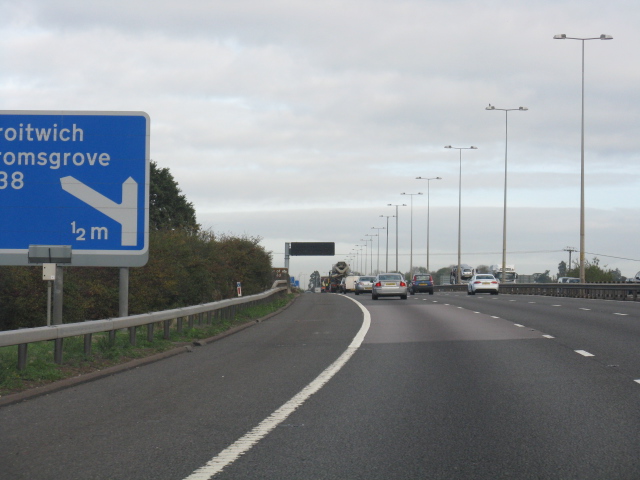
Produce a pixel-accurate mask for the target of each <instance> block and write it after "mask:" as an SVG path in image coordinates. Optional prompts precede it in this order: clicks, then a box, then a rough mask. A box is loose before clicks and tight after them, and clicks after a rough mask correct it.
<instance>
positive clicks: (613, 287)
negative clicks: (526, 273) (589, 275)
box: [434, 283, 640, 302]
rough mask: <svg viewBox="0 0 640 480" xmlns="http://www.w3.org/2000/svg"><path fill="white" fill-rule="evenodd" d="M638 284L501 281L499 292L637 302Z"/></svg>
mask: <svg viewBox="0 0 640 480" xmlns="http://www.w3.org/2000/svg"><path fill="white" fill-rule="evenodd" d="M434 291H436V292H466V291H467V285H466V284H465V285H436V286H435V287H434ZM639 291H640V285H638V284H633V283H632V284H628V283H626V284H625V283H501V284H500V293H505V294H507V295H542V296H550V297H573V298H593V299H600V300H628V301H633V302H637V301H638V292H639Z"/></svg>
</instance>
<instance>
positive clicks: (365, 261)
mask: <svg viewBox="0 0 640 480" xmlns="http://www.w3.org/2000/svg"><path fill="white" fill-rule="evenodd" d="M360 240H361V241H366V240H362V239H360ZM356 247H360V248H358V250H359V251H360V268H359V269H358V271H359V273H360V275H362V272H363V271H364V270H366V269H367V257H366V256H365V257H364V264H365V266H364V269H363V268H362V247H364V248H367V245H366V244H364V245H356ZM365 274H366V273H365Z"/></svg>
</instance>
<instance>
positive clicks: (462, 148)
mask: <svg viewBox="0 0 640 480" xmlns="http://www.w3.org/2000/svg"><path fill="white" fill-rule="evenodd" d="M444 148H451V149H453V150H458V152H460V173H459V174H458V270H457V271H456V283H458V284H459V283H460V247H461V242H460V226H461V223H462V150H477V149H478V147H473V146H471V147H452V146H451V145H446V146H445V147H444Z"/></svg>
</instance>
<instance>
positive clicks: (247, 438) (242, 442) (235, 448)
mask: <svg viewBox="0 0 640 480" xmlns="http://www.w3.org/2000/svg"><path fill="white" fill-rule="evenodd" d="M345 298H348V299H349V300H351V301H352V302H354V303H356V304H357V305H358V306H359V307H360V310H362V313H363V315H364V319H363V322H362V326H361V327H360V331H359V332H358V333H357V335H356V336H355V337H354V338H353V340H352V342H351V345H349V346H348V347H347V349H346V350H345V351H344V353H343V354H342V355H340V357H339V358H338V359H337V360H336V361H335V362H333V363H332V364H331V365H329V366H328V367H327V368H326V370H325V371H324V372H322V373H321V374H320V375H318V376H317V377H316V379H315V380H313V381H312V382H311V383H310V384H309V385H307V386H306V387H304V388H303V389H302V390H301V391H300V392H299V393H298V394H297V395H295V396H294V397H293V398H292V399H291V400H289V401H288V402H287V403H285V404H284V405H282V406H281V407H280V408H278V409H277V410H276V411H275V412H273V413H272V414H271V415H270V416H269V417H267V418H266V419H265V420H263V421H262V422H261V423H260V424H259V425H258V426H257V427H255V428H254V429H253V430H251V431H250V432H248V433H246V434H245V435H244V436H243V437H242V438H240V439H238V440H236V442H235V443H233V444H232V445H230V446H229V447H227V448H226V449H224V450H223V451H222V452H220V453H219V454H218V455H216V456H215V457H213V458H212V459H211V460H209V461H208V462H207V463H206V464H205V465H204V466H203V467H200V468H198V469H197V470H196V471H194V472H193V473H192V474H191V475H189V476H188V477H186V478H185V480H208V479H210V478H212V477H213V476H214V475H215V474H217V473H219V472H220V471H222V469H223V468H224V467H226V466H227V465H230V464H232V463H233V462H235V461H236V460H237V459H238V458H239V457H240V456H241V455H243V454H245V453H246V452H248V451H249V450H250V449H251V447H253V446H254V445H255V444H256V443H258V442H259V441H260V440H262V439H263V438H264V437H266V436H267V434H268V433H269V432H271V431H272V430H273V429H274V428H276V427H277V426H278V425H279V424H280V423H282V422H283V421H284V420H286V419H287V417H288V416H289V415H291V414H292V413H293V412H294V411H295V410H296V409H297V408H298V407H299V406H301V405H302V404H303V403H304V402H305V401H306V400H307V399H308V398H309V397H310V396H311V395H313V394H314V393H316V392H317V391H318V390H320V389H321V388H322V387H323V386H324V385H325V384H326V383H327V382H328V381H329V380H331V378H332V377H333V376H334V375H335V374H336V373H338V372H339V371H340V369H341V368H342V367H343V366H344V365H345V364H346V363H347V361H348V360H349V359H350V358H351V357H352V356H353V354H354V353H356V351H357V350H358V348H359V347H360V345H361V344H362V341H363V340H364V336H365V335H366V334H367V332H368V331H369V326H370V325H371V315H370V314H369V311H368V310H367V309H366V308H364V307H363V306H362V304H361V303H360V302H358V301H356V300H354V299H353V298H351V297H348V296H345Z"/></svg>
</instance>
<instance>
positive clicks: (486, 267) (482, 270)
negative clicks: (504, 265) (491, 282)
mask: <svg viewBox="0 0 640 480" xmlns="http://www.w3.org/2000/svg"><path fill="white" fill-rule="evenodd" d="M476 273H489V265H478V266H477V267H476Z"/></svg>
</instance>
